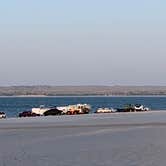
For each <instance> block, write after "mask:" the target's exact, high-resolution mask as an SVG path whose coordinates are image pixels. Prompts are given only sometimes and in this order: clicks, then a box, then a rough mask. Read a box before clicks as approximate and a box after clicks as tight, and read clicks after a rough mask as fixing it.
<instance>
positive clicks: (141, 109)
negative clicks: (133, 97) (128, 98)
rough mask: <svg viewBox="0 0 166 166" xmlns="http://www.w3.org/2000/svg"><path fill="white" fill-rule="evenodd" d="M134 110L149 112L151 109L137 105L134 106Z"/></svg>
mask: <svg viewBox="0 0 166 166" xmlns="http://www.w3.org/2000/svg"><path fill="white" fill-rule="evenodd" d="M134 110H135V111H149V108H148V107H144V106H143V105H141V104H135V105H134Z"/></svg>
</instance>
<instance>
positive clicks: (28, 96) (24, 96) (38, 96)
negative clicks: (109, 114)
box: [0, 95, 166, 98]
mask: <svg viewBox="0 0 166 166" xmlns="http://www.w3.org/2000/svg"><path fill="white" fill-rule="evenodd" d="M17 97H18V98H33V97H34V98H56V97H58V98H61V97H62V98H63V97H106V98H107V97H108V98H109V97H166V95H108V96H105V95H56V96H46V95H45V96H44V95H18V96H17V95H13V96H0V98H17Z"/></svg>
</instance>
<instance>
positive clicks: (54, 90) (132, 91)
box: [0, 86, 166, 96]
mask: <svg viewBox="0 0 166 166" xmlns="http://www.w3.org/2000/svg"><path fill="white" fill-rule="evenodd" d="M29 95H32V96H35V95H39V96H40V95H41V96H59V95H60V96H64V95H166V86H8V87H7V86H6V87H0V96H29Z"/></svg>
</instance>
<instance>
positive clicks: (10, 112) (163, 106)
mask: <svg viewBox="0 0 166 166" xmlns="http://www.w3.org/2000/svg"><path fill="white" fill-rule="evenodd" d="M78 103H82V104H83V103H87V104H90V105H91V106H92V112H94V111H95V110H96V109H97V108H99V107H108V108H109V107H113V108H120V107H123V106H124V105H126V104H143V105H145V106H146V107H149V108H150V109H152V110H166V96H157V97H156V96H155V97H154V96H152V97H86V96H84V97H1V98H0V111H3V112H5V113H6V114H7V116H8V117H16V116H17V115H18V113H19V112H22V111H27V110H31V108H32V107H39V106H40V105H45V106H65V105H69V104H78Z"/></svg>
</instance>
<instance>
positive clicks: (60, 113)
mask: <svg viewBox="0 0 166 166" xmlns="http://www.w3.org/2000/svg"><path fill="white" fill-rule="evenodd" d="M49 115H62V111H61V110H58V109H57V108H51V109H50V110H48V111H46V112H44V116H49Z"/></svg>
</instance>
